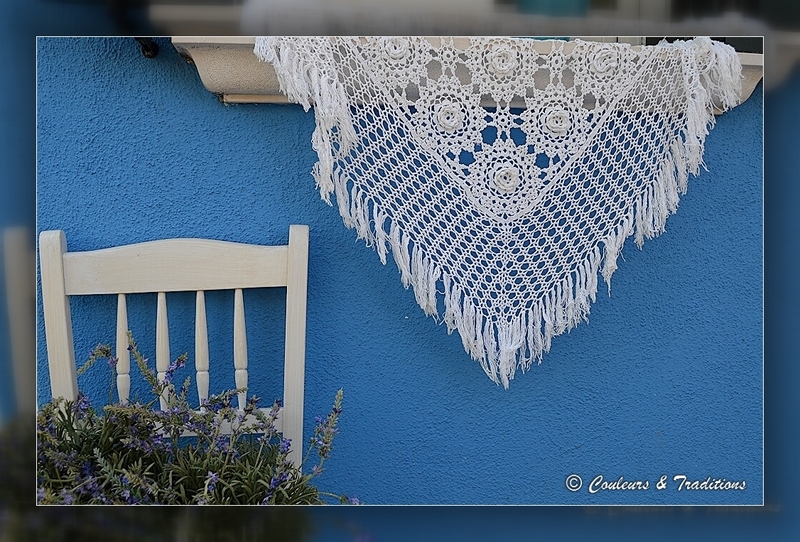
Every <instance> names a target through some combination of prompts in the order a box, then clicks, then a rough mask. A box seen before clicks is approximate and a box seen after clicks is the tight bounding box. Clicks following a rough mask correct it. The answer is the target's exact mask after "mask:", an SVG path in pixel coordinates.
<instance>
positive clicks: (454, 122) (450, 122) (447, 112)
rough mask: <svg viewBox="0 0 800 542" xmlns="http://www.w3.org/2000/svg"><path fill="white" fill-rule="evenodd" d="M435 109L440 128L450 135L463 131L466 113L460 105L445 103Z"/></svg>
mask: <svg viewBox="0 0 800 542" xmlns="http://www.w3.org/2000/svg"><path fill="white" fill-rule="evenodd" d="M434 109H435V110H436V122H437V123H438V125H439V128H440V129H441V130H443V131H445V132H447V133H448V134H452V133H453V132H455V131H456V130H459V129H461V127H462V126H463V125H464V112H463V111H462V107H461V105H460V104H459V103H457V102H449V101H445V102H444V103H441V104H439V105H438V106H435V107H434Z"/></svg>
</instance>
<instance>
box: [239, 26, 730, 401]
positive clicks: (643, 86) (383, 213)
mask: <svg viewBox="0 0 800 542" xmlns="http://www.w3.org/2000/svg"><path fill="white" fill-rule="evenodd" d="M433 41H435V43H433V42H432V41H431V40H430V39H425V38H362V39H359V38H315V37H314V38H258V39H257V40H256V46H255V53H256V55H257V56H258V58H259V59H261V60H263V61H267V62H270V63H271V64H273V65H274V66H275V70H276V72H277V74H278V78H279V81H280V84H281V88H282V90H283V91H284V92H286V94H287V95H288V97H289V99H290V100H291V101H293V102H296V103H299V104H301V105H302V106H303V107H304V108H305V109H306V110H308V108H310V107H311V105H312V104H313V105H314V110H315V114H316V121H317V126H316V129H315V130H314V134H313V137H312V145H313V147H314V150H316V151H317V153H318V155H319V162H318V163H317V164H316V165H315V166H314V169H313V175H314V178H315V179H316V181H317V185H318V187H319V189H320V193H321V195H322V198H323V199H324V200H325V201H326V202H328V203H329V204H330V203H331V201H330V195H331V194H332V193H334V192H335V193H336V201H337V204H338V207H339V212H340V213H341V215H342V218H343V219H344V223H345V224H346V225H347V226H348V227H350V228H355V229H356V231H357V233H358V236H359V237H360V238H362V239H364V240H365V241H366V242H367V244H368V245H371V246H374V247H375V249H376V251H377V252H378V256H379V257H380V259H381V261H382V262H383V263H384V264H385V263H386V256H387V254H388V251H389V249H391V252H392V255H393V257H394V260H395V262H396V263H397V266H398V268H399V270H400V275H401V280H402V282H403V284H404V286H405V287H408V286H409V285H410V286H413V289H414V293H415V295H416V299H417V302H418V303H419V305H420V306H421V307H422V309H423V310H424V311H425V313H426V314H428V315H432V316H436V315H437V314H438V308H437V298H438V295H437V294H439V293H442V292H440V291H437V285H441V286H442V287H443V289H444V291H443V298H444V314H443V315H442V316H441V319H442V320H443V321H444V322H445V323H446V324H447V327H448V331H450V332H452V330H454V329H457V330H458V331H459V333H460V335H461V338H462V340H463V344H464V348H465V349H466V350H467V352H469V353H470V355H471V356H472V357H473V358H474V359H475V360H477V361H479V362H480V364H481V366H482V367H483V370H484V371H485V372H486V374H487V375H488V376H489V377H490V378H491V379H492V380H493V381H495V382H497V383H502V384H503V385H504V386H505V387H508V384H509V380H511V379H512V378H513V377H514V373H515V371H516V369H517V367H520V368H521V369H522V370H523V371H525V370H526V369H527V368H529V367H530V365H531V363H532V361H533V360H537V361H539V362H541V358H542V353H543V352H547V351H548V350H549V349H550V342H551V339H552V338H553V337H554V336H556V335H559V334H561V333H563V332H565V331H567V330H569V329H571V328H572V327H574V326H575V325H577V324H578V322H580V321H581V320H585V319H586V317H587V315H588V314H589V307H590V300H591V301H594V300H595V294H596V291H597V275H598V273H601V274H602V275H603V277H604V279H605V281H606V283H607V284H608V287H609V292H610V284H611V275H612V274H613V272H614V270H615V269H616V268H617V264H616V261H617V257H618V255H619V252H620V249H621V248H622V245H623V242H624V240H625V239H626V238H627V237H628V236H630V235H634V236H635V240H636V243H637V244H638V245H639V246H640V247H641V245H642V243H643V241H644V238H645V237H647V238H651V237H654V236H656V235H658V234H659V233H661V232H663V231H664V225H665V221H666V218H667V217H668V216H669V215H670V214H672V213H673V212H675V210H676V209H677V206H678V200H679V195H680V194H683V193H685V192H686V184H687V177H688V174H689V173H692V174H693V175H697V174H698V172H699V167H700V166H701V165H703V161H702V156H703V146H704V141H705V137H706V135H707V134H708V130H709V128H711V127H712V126H713V125H714V116H713V114H712V111H713V104H714V101H715V100H716V102H717V103H719V104H720V105H721V107H722V108H723V109H727V108H730V107H732V106H734V105H736V104H737V103H738V99H739V95H740V92H741V66H740V65H739V60H738V57H737V55H736V53H735V51H733V49H732V48H730V47H728V46H727V45H724V44H720V43H717V42H713V41H711V40H709V39H708V38H697V39H695V40H692V41H687V42H675V43H672V44H667V43H662V44H659V45H657V46H653V47H642V48H638V49H637V48H633V47H630V46H628V45H625V44H599V43H589V42H583V41H576V42H574V44H573V43H569V44H566V43H565V42H561V41H552V42H548V43H549V47H547V49H548V50H547V52H545V53H541V52H538V51H537V47H538V48H541V47H542V42H541V41H536V40H530V39H505V38H503V39H495V38H471V39H469V40H468V41H469V45H468V46H467V47H466V48H462V47H457V46H456V43H455V42H454V41H453V39H451V38H441V39H436V40H433ZM537 43H538V45H537ZM387 245H388V248H387Z"/></svg>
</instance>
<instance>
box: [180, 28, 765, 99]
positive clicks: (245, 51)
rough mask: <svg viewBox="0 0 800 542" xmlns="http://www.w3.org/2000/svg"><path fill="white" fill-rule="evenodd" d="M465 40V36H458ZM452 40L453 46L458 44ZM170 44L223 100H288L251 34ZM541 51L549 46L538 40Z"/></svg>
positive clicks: (746, 70) (758, 67)
mask: <svg viewBox="0 0 800 542" xmlns="http://www.w3.org/2000/svg"><path fill="white" fill-rule="evenodd" d="M462 39H464V40H466V39H467V38H462ZM458 41H459V40H458V39H456V45H458ZM172 44H173V45H174V46H175V48H176V49H177V50H178V52H179V53H180V54H181V56H183V57H184V58H185V59H186V60H187V61H190V62H192V63H194V65H195V66H196V67H197V71H198V73H199V74H200V79H201V80H202V81H203V85H204V86H205V87H206V88H207V89H208V90H209V92H212V93H214V94H216V95H217V96H219V97H220V99H221V100H222V101H223V102H225V103H288V100H287V98H286V96H285V95H284V94H282V93H281V91H280V85H279V84H278V78H277V76H276V75H275V70H274V69H273V67H272V66H271V65H270V64H268V63H264V62H259V60H258V58H256V55H255V54H254V53H253V47H254V46H255V38H254V37H242V36H231V37H217V36H215V37H173V38H172ZM541 47H542V52H546V51H548V50H549V47H550V45H549V44H547V43H546V42H541ZM739 58H740V60H741V62H742V73H743V75H744V80H743V81H742V101H745V100H746V99H747V98H749V97H750V94H752V92H753V89H754V88H755V86H756V85H757V84H758V82H759V81H760V80H761V78H762V77H763V72H764V55H763V54H755V53H739Z"/></svg>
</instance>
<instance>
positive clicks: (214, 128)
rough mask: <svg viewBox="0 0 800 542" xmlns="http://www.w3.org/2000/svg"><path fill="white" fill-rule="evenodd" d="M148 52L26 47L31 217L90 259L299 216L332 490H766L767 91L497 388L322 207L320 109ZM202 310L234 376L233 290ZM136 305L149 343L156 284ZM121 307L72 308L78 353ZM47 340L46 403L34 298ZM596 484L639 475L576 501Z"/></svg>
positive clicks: (173, 305) (189, 310)
mask: <svg viewBox="0 0 800 542" xmlns="http://www.w3.org/2000/svg"><path fill="white" fill-rule="evenodd" d="M160 45H161V50H162V52H161V53H160V54H159V56H158V57H157V58H155V59H146V58H144V57H143V56H142V55H141V54H140V52H139V48H138V46H137V45H136V43H135V42H134V41H133V40H132V39H40V40H39V41H38V185H37V198H38V200H37V202H38V208H37V218H38V226H37V228H38V230H39V231H42V230H48V229H63V230H65V231H66V235H67V242H68V246H69V249H70V250H92V249H97V248H103V247H107V246H111V245H117V244H124V243H132V242H140V241H145V240H151V239H159V238H165V237H181V236H186V237H208V238H214V239H222V240H229V241H241V242H247V243H260V244H274V243H285V242H286V241H287V236H288V226H289V224H293V223H298V224H308V225H309V226H310V231H311V246H310V264H309V265H310V269H309V273H310V275H309V304H308V344H307V374H306V406H305V408H306V420H305V428H306V432H307V436H310V431H311V430H312V427H313V420H314V417H315V416H316V415H318V414H324V413H325V412H327V411H328V409H329V408H330V403H331V401H332V399H333V396H334V394H335V392H336V390H337V389H338V388H340V387H341V388H344V391H345V400H344V413H343V417H342V420H341V433H340V434H339V436H338V437H337V440H336V442H335V449H334V453H333V457H332V458H331V460H330V461H329V462H328V463H327V464H326V465H327V466H328V469H327V470H326V472H325V473H324V474H323V475H322V477H321V478H320V479H319V484H320V487H321V488H322V489H328V490H331V491H337V492H344V493H348V494H355V495H358V496H359V498H361V499H362V500H363V501H365V502H368V503H570V504H591V503H624V504H634V503H676V504H692V503H733V504H758V503H761V502H762V470H763V463H762V369H763V365H762V321H763V319H762V93H761V88H760V87H759V88H758V89H756V92H755V93H754V94H753V96H752V97H751V98H750V99H749V100H748V101H747V102H746V103H745V104H743V105H741V106H739V107H737V108H736V109H734V110H733V111H731V112H728V113H726V114H725V115H723V116H721V117H719V119H718V123H717V126H716V128H714V130H713V131H712V133H711V135H710V136H709V137H708V139H707V142H706V154H705V161H706V164H707V165H708V169H709V171H707V172H703V173H702V174H701V175H700V177H699V178H693V179H691V180H690V184H689V193H688V194H687V195H686V196H684V198H683V200H682V202H681V205H680V208H679V210H678V212H677V214H676V215H674V216H673V217H671V218H670V219H669V220H668V222H667V232H666V233H665V234H663V235H661V236H660V237H659V238H657V239H654V240H650V241H648V242H646V243H645V246H644V248H643V250H641V251H640V250H638V249H637V248H636V246H635V245H634V244H633V242H632V240H628V242H627V243H626V244H625V248H624V250H623V256H624V260H620V262H619V269H618V270H617V271H616V273H615V275H614V288H613V290H612V295H611V297H608V296H606V295H605V292H604V291H603V290H601V291H600V292H599V293H598V301H597V303H596V304H595V305H594V306H593V307H592V310H591V314H590V317H589V323H588V324H587V323H584V324H581V325H579V326H578V327H577V328H576V329H574V330H572V331H571V332H570V333H569V334H565V335H562V336H560V337H557V338H555V339H554V341H553V346H552V350H551V352H550V353H549V354H547V355H545V357H544V360H543V362H542V364H541V365H539V366H536V367H533V368H532V369H531V370H530V371H528V372H527V373H526V374H518V375H517V377H516V378H515V380H514V381H512V383H511V388H510V389H509V390H504V389H503V388H502V387H500V386H496V385H495V384H493V383H492V382H491V381H490V380H489V379H488V378H486V376H485V375H484V373H483V371H482V370H481V368H480V366H479V365H478V364H477V363H475V362H473V361H472V360H470V358H469V356H468V354H466V353H465V352H464V350H463V348H462V346H461V341H460V338H459V337H458V335H457V334H453V335H451V336H448V335H447V333H446V329H445V327H444V326H438V325H437V324H436V322H435V321H434V320H433V319H430V318H426V317H425V316H424V314H423V312H422V311H421V310H420V309H419V307H418V306H417V304H416V302H415V300H414V295H413V293H412V292H411V291H407V290H404V289H403V288H402V286H401V284H400V280H399V275H398V273H397V269H396V267H395V266H394V265H393V264H392V263H390V264H388V265H387V266H382V265H381V264H380V261H379V260H378V257H377V255H376V254H375V253H374V252H373V251H372V250H371V249H369V248H367V247H365V246H364V244H363V243H362V242H360V241H356V239H355V232H353V231H351V230H348V229H346V228H345V227H344V226H343V224H342V221H341V218H340V217H339V215H338V212H337V210H336V208H335V206H334V207H328V206H327V205H325V204H324V203H323V202H322V201H321V200H320V199H319V196H318V193H317V192H316V191H315V188H314V181H313V179H312V178H311V176H310V174H309V171H310V169H311V167H312V165H313V163H314V161H315V155H314V153H313V151H312V149H311V145H310V136H311V132H312V130H313V126H314V119H313V112H309V113H304V112H303V111H302V109H301V108H300V107H299V106H280V105H240V106H224V105H222V104H220V103H219V101H218V100H217V99H216V98H215V97H214V96H213V95H211V94H210V93H209V92H208V91H206V90H205V89H204V88H203V86H202V84H201V83H200V80H199V77H198V75H197V72H196V70H195V68H194V67H192V66H190V65H188V64H186V63H185V62H184V61H183V60H182V59H181V58H180V57H179V56H178V55H177V53H176V52H175V51H174V49H172V47H171V46H170V45H169V43H168V41H161V42H160ZM249 293H250V294H251V295H250V296H247V295H246V297H245V303H246V306H247V312H248V314H247V316H248V343H249V352H250V365H251V386H252V389H253V390H254V391H255V392H256V393H257V394H259V395H261V396H264V397H266V398H271V397H273V396H275V397H277V396H278V395H279V394H280V391H279V382H280V380H281V375H280V370H279V368H278V366H279V365H278V364H279V360H280V358H281V355H282V339H283V338H282V331H281V329H282V319H281V318H280V317H279V316H277V315H279V314H280V312H281V309H282V307H283V300H282V298H281V295H280V294H281V293H280V292H279V291H278V292H269V291H265V292H249ZM208 303H209V305H210V307H209V325H210V327H211V332H210V333H211V340H212V341H214V340H215V339H216V341H214V342H215V343H218V344H217V346H216V347H215V350H213V351H212V371H213V373H214V376H215V377H216V378H218V380H217V381H216V382H217V383H218V385H219V386H222V387H224V386H230V387H232V386H233V377H232V370H231V369H230V365H231V362H230V361H229V360H230V358H231V356H230V353H229V352H230V349H231V338H230V329H232V314H231V313H232V304H233V301H232V295H227V294H217V295H214V296H211V295H209V299H208ZM129 304H130V305H129V309H130V311H131V319H130V326H131V328H132V329H133V331H134V334H135V335H136V337H137V339H138V341H139V343H140V347H141V349H142V350H143V351H144V352H145V353H147V354H152V353H153V351H154V338H153V336H154V329H155V295H152V296H137V297H136V298H133V299H132V300H131V301H129ZM114 307H115V300H114V299H111V298H105V297H99V298H73V300H72V312H73V326H74V331H75V342H76V350H77V352H78V354H77V357H78V359H79V360H82V359H84V358H85V357H86V356H85V353H87V352H88V351H89V350H90V349H91V347H92V346H94V345H95V344H97V343H98V342H111V341H112V340H113V335H114V315H115V308H114ZM273 313H275V314H276V315H274V314H273ZM169 315H170V322H171V324H172V328H171V336H170V339H171V346H172V353H173V356H177V355H178V354H179V353H181V352H184V351H188V352H189V353H190V357H191V355H192V350H193V338H192V329H193V315H194V311H193V298H192V296H191V295H175V296H170V297H169ZM38 332H39V338H38V347H39V348H38V371H39V373H38V374H39V380H38V385H39V401H40V403H41V402H42V401H43V400H46V398H47V397H49V391H50V389H49V382H48V376H47V367H46V358H45V349H44V330H43V325H42V320H41V309H40V312H39V319H38ZM223 373H224V374H223ZM186 374H187V375H188V374H190V372H189V371H187V373H186ZM108 379H109V374H107V373H106V374H104V372H103V370H98V371H92V372H90V374H87V375H86V377H85V378H84V377H82V378H81V379H80V380H79V385H80V386H81V387H82V388H83V389H85V390H86V391H88V392H89V393H90V394H91V396H92V398H93V400H94V401H95V402H102V401H104V400H105V399H106V397H107V392H108V384H109V380H108ZM138 390H139V391H140V393H143V392H142V391H141V388H139V389H138ZM216 391H220V390H219V389H217V390H216ZM571 473H576V474H579V475H580V476H582V477H583V479H584V488H583V489H582V490H581V491H579V492H576V493H571V492H569V491H567V489H566V487H565V478H566V476H567V475H569V474H571ZM598 474H603V475H604V476H605V477H606V478H607V479H611V480H616V479H617V478H619V477H620V476H624V477H625V479H628V480H632V479H641V480H649V481H650V485H651V488H650V489H649V490H648V491H639V492H634V491H625V492H620V491H606V492H600V493H597V494H594V495H592V494H589V493H588V492H587V491H586V484H588V482H589V481H590V480H591V479H592V478H593V477H594V476H596V475H598ZM662 474H667V475H668V476H669V477H670V479H671V477H672V476H673V475H675V474H685V475H687V476H688V477H690V478H691V479H700V480H704V479H705V478H706V477H708V476H711V477H716V478H723V477H724V478H727V479H728V480H737V481H738V480H746V484H747V486H746V487H747V488H746V490H744V491H727V492H721V491H694V492H689V491H686V490H684V491H680V492H678V491H677V490H676V489H675V487H674V486H675V484H674V483H672V482H671V480H670V487H668V488H667V489H666V490H664V491H657V490H656V489H655V488H654V485H655V482H656V481H657V480H658V478H659V477H660V475H662Z"/></svg>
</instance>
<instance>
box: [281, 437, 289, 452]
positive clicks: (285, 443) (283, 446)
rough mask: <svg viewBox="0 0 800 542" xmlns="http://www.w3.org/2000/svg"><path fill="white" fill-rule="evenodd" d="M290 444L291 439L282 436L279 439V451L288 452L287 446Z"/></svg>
mask: <svg viewBox="0 0 800 542" xmlns="http://www.w3.org/2000/svg"><path fill="white" fill-rule="evenodd" d="M291 445H292V439H288V438H282V439H281V446H280V452H281V453H282V454H288V453H289V448H290V447H291Z"/></svg>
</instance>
